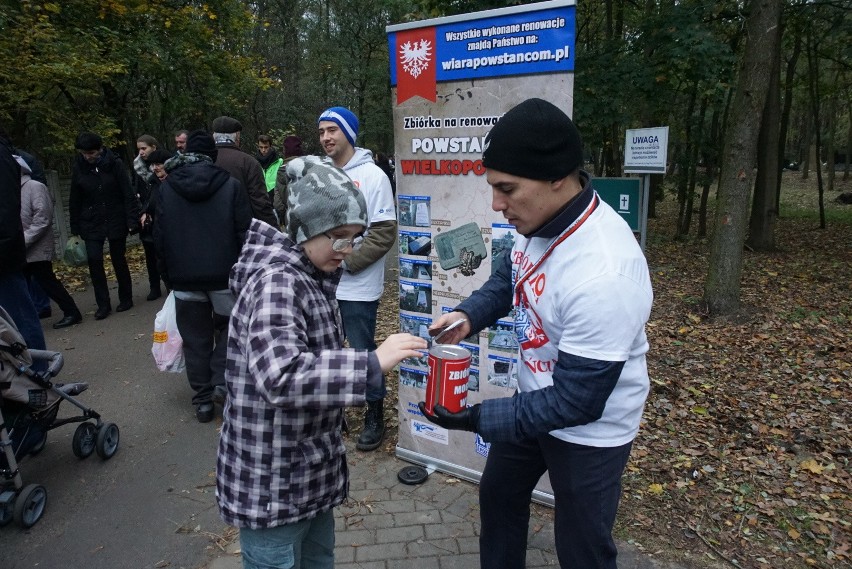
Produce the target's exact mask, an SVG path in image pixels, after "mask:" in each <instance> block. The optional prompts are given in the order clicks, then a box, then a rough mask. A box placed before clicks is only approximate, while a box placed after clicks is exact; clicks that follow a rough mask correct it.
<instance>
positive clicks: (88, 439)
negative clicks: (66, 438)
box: [71, 423, 98, 458]
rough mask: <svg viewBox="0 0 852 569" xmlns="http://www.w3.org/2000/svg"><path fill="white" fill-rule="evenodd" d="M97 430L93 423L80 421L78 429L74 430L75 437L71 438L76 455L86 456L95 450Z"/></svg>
mask: <svg viewBox="0 0 852 569" xmlns="http://www.w3.org/2000/svg"><path fill="white" fill-rule="evenodd" d="M97 431H98V430H97V428H95V426H94V425H93V424H92V423H80V425H79V426H78V427H77V430H76V431H74V438H73V439H72V440H71V450H73V451H74V456H76V457H77V458H86V457H87V456H89V455H90V454H92V453H93V452H95V440H96V437H97Z"/></svg>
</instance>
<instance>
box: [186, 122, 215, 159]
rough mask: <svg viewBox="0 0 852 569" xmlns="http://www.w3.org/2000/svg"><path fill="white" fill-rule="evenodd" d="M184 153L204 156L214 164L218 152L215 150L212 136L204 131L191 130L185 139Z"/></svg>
mask: <svg viewBox="0 0 852 569" xmlns="http://www.w3.org/2000/svg"><path fill="white" fill-rule="evenodd" d="M186 153H187V154H190V153H194V154H206V155H207V156H209V157H210V158H212V159H213V161H214V162H215V161H216V156H217V155H218V154H219V151H218V150H216V143H215V142H214V141H213V135H212V134H210V133H209V132H207V131H206V130H193V131H192V132H190V133H189V136H187V137H186Z"/></svg>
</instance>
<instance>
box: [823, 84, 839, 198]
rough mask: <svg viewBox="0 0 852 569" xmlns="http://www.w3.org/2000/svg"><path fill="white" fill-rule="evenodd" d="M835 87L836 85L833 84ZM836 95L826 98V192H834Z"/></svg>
mask: <svg viewBox="0 0 852 569" xmlns="http://www.w3.org/2000/svg"><path fill="white" fill-rule="evenodd" d="M835 87H836V84H835ZM836 112H837V93H836V92H835V93H832V94H831V96H830V97H829V98H828V112H826V113H825V120H826V122H827V123H828V124H826V137H825V138H826V140H825V161H826V163H827V166H826V168H827V170H826V178H827V180H826V190H827V191H828V192H833V191H834V131H835V127H836V126H837V117H836V116H835V113H836Z"/></svg>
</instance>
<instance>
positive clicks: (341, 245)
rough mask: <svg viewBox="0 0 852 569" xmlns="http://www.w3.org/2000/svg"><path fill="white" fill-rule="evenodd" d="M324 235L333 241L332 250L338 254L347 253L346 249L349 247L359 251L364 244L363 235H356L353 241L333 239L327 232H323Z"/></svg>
mask: <svg viewBox="0 0 852 569" xmlns="http://www.w3.org/2000/svg"><path fill="white" fill-rule="evenodd" d="M323 235H325V236H326V237H328V238H329V239H331V249H332V250H333V251H336V252H338V253H342V252H343V251H346V249H348V248H349V247H352V249H353V250H354V249H359V248H360V247H361V243H363V242H364V236H363V235H356V236H355V237H353V238H352V239H340V238H337V237H332V236H331V235H329V234H328V233H325V232H323Z"/></svg>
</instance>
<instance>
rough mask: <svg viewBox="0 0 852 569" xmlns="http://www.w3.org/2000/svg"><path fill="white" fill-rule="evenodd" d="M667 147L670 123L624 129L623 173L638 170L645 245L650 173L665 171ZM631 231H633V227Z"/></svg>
mask: <svg viewBox="0 0 852 569" xmlns="http://www.w3.org/2000/svg"><path fill="white" fill-rule="evenodd" d="M668 148H669V127H667V126H660V127H654V128H635V129H627V133H626V134H625V140H624V172H625V174H641V175H640V178H641V179H642V189H643V191H642V215H641V217H640V219H641V227H640V229H639V235H640V237H639V244H640V245H641V246H642V250H644V249H645V237H646V233H647V226H648V200H649V199H650V194H651V174H665V173H666V165H667V158H668ZM634 231H636V230H635V229H634Z"/></svg>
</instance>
